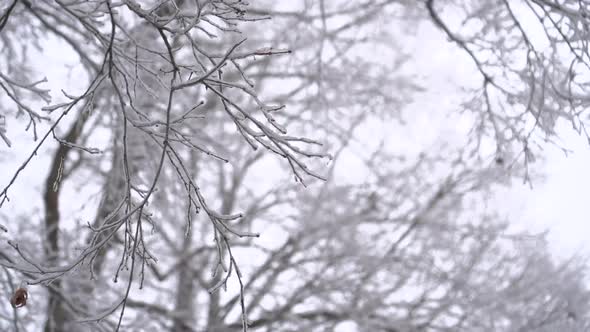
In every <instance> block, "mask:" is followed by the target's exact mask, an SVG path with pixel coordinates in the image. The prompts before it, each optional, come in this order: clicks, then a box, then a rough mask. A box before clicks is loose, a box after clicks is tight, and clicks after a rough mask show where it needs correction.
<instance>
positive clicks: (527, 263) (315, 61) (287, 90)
mask: <svg viewBox="0 0 590 332" xmlns="http://www.w3.org/2000/svg"><path fill="white" fill-rule="evenodd" d="M282 5H283V6H282ZM282 5H281V3H278V4H276V3H274V2H270V1H268V2H265V1H260V2H258V3H256V4H252V5H247V4H246V3H244V2H242V1H239V0H207V1H201V0H194V1H189V0H184V1H183V0H177V1H149V2H137V1H132V0H125V1H109V0H100V1H88V2H78V1H54V2H35V1H29V0H14V1H10V2H8V3H7V5H5V6H2V7H0V14H1V16H0V40H1V43H2V48H1V51H0V56H1V57H2V66H0V88H1V90H0V91H2V92H3V95H0V98H2V101H3V104H2V105H0V110H2V111H3V113H4V114H3V115H2V118H0V137H2V139H3V141H4V142H5V144H6V145H7V146H8V147H10V146H11V145H12V139H11V134H12V133H13V131H12V128H15V127H16V126H17V123H19V122H18V120H14V117H12V116H6V115H17V116H24V117H25V118H26V121H25V122H26V129H27V130H29V129H30V130H31V131H32V136H33V138H34V140H35V143H34V146H33V148H32V150H31V152H30V154H29V155H28V156H27V157H26V159H25V161H24V162H23V163H22V164H21V165H20V167H18V169H16V170H15V171H14V173H11V174H13V175H12V176H11V177H10V179H9V182H8V183H7V185H6V186H5V187H3V189H2V191H1V192H0V206H2V205H4V206H9V204H10V201H9V200H19V199H23V198H21V197H17V196H14V195H12V194H11V192H12V191H13V190H14V188H15V186H19V185H21V183H22V181H23V179H22V174H23V171H24V170H25V169H26V168H27V167H30V164H31V162H32V161H33V159H34V158H35V156H37V155H38V154H40V153H45V152H44V151H46V149H47V148H48V147H51V150H50V152H49V153H50V155H51V158H50V162H49V163H48V165H47V171H46V172H47V176H46V178H45V181H44V183H43V186H42V188H43V189H42V201H43V204H42V205H43V211H42V218H41V220H40V223H39V224H38V225H35V224H34V223H31V222H29V223H28V225H23V223H22V222H21V223H19V221H18V220H19V219H21V220H22V219H25V220H26V219H27V216H10V218H6V217H4V218H3V219H4V220H9V221H7V222H5V224H4V225H5V226H3V228H6V229H7V230H8V237H9V238H10V241H9V242H7V243H5V244H2V246H3V247H2V248H1V251H0V254H1V259H2V260H1V261H0V262H1V265H2V266H3V267H4V269H5V276H4V277H3V281H4V283H3V284H2V285H3V287H4V292H5V293H6V294H12V292H14V290H15V289H16V288H17V287H18V285H19V284H23V283H26V284H27V286H28V288H29V290H30V292H31V298H32V299H39V298H44V297H45V296H46V297H47V306H46V307H41V306H36V307H35V306H34V305H32V304H28V305H27V306H26V308H30V309H29V310H31V314H30V315H29V316H31V317H34V316H35V315H33V314H32V313H33V312H36V313H39V314H40V315H42V316H43V317H45V318H44V320H45V321H43V322H41V321H39V320H38V318H37V319H34V318H31V319H29V320H27V319H23V317H22V316H21V317H19V316H18V312H17V311H14V310H13V309H12V308H10V310H9V307H6V308H2V310H4V311H3V312H2V314H1V316H0V318H1V319H2V320H3V323H4V322H5V323H6V324H7V325H6V328H7V329H10V328H13V329H17V330H18V329H22V330H27V329H38V328H39V326H41V325H42V326H43V327H44V329H45V331H47V332H49V331H79V330H80V329H82V328H87V329H90V330H105V331H111V330H120V329H122V330H129V331H136V330H137V331H140V330H158V331H160V330H170V331H203V330H205V331H234V330H239V329H243V330H246V329H247V328H248V326H249V328H250V329H254V330H261V331H329V330H334V329H336V328H337V327H338V326H339V325H341V324H347V323H350V324H353V325H356V326H358V328H359V329H362V330H364V329H369V330H375V331H413V330H423V331H440V330H449V331H474V330H475V331H477V330H482V331H483V330H527V331H530V330H534V329H538V330H541V329H547V328H550V327H551V326H557V325H556V324H561V325H560V326H563V328H564V329H565V328H577V329H578V330H580V329H582V328H587V324H588V323H587V321H588V314H587V305H586V303H587V298H588V292H587V290H586V288H585V285H584V282H583V271H584V269H585V267H584V264H583V262H582V263H581V262H580V261H579V260H572V261H571V262H566V263H555V262H554V261H553V260H552V259H551V258H550V257H549V252H548V249H547V247H546V244H545V243H544V242H543V241H544V240H543V237H542V236H538V235H527V234H518V233H517V234H513V233H511V232H509V231H508V230H507V225H506V223H504V222H500V220H501V215H500V214H498V213H494V211H490V210H489V209H486V208H474V206H478V205H480V206H485V202H487V201H488V200H487V199H486V195H487V194H489V193H490V192H492V191H493V187H494V186H495V185H498V184H502V183H508V182H509V181H510V179H511V177H512V176H519V175H521V171H523V172H524V174H525V176H527V177H528V166H529V165H528V164H529V163H530V162H531V160H532V158H533V157H534V155H535V154H536V152H537V150H536V149H535V147H537V146H540V143H539V141H538V139H537V140H536V138H537V137H541V138H542V140H545V141H551V140H552V139H553V137H554V126H555V122H556V121H557V119H558V118H565V119H567V120H569V121H572V123H573V124H574V127H575V128H576V129H577V130H580V131H584V132H585V129H584V128H585V127H584V122H583V120H582V114H581V112H580V111H578V110H582V109H583V108H584V104H585V102H587V97H586V96H585V94H584V88H585V84H584V82H583V81H580V80H579V79H580V76H579V75H578V73H579V72H578V70H583V68H584V66H585V63H587V62H588V60H586V58H585V56H586V55H585V53H583V52H582V51H583V50H585V49H586V47H585V44H584V42H585V40H584V37H583V36H585V25H584V24H585V21H586V15H585V13H586V12H585V8H583V5H578V2H577V1H573V0H572V1H566V2H565V3H563V4H561V3H560V4H558V3H554V2H551V1H534V0H530V1H525V0H523V1H522V3H519V4H517V5H513V4H512V2H508V1H500V0H498V1H495V2H493V3H492V2H489V1H475V0H474V1H468V2H455V1H432V0H427V1H409V0H408V1H403V0H396V1H377V0H368V1H352V2H349V1H342V2H340V1H334V2H327V1H321V0H320V1H301V2H300V3H299V2H296V3H295V2H294V3H292V4H290V5H289V6H287V5H286V4H282ZM574 6H575V7H574ZM579 6H581V7H579ZM283 7H288V8H283ZM291 8H295V9H291ZM459 9H460V10H461V11H460V12H461V13H464V16H465V17H464V19H465V20H464V22H463V23H464V24H466V25H467V26H466V27H464V28H456V27H455V25H454V24H451V23H449V22H448V21H447V19H446V13H447V12H449V11H457V10H459ZM517 10H518V12H517ZM523 10H530V11H531V12H532V13H534V14H535V15H537V17H538V18H539V21H540V22H541V24H542V26H541V28H542V29H541V30H540V31H542V32H544V33H545V34H546V36H547V39H548V40H549V45H548V47H547V49H548V51H545V50H541V49H540V47H539V46H536V45H535V43H534V40H532V38H531V37H530V36H529V33H528V31H532V30H529V29H533V28H534V27H537V26H534V25H533V27H532V28H531V27H529V26H530V25H532V24H533V23H530V22H528V21H527V22H526V24H525V22H523V20H524V19H522V18H521V17H522V16H520V15H523V14H521V12H522V11H523ZM462 19H463V17H462ZM411 20H415V21H416V22H421V21H423V22H428V21H430V22H432V23H433V24H434V25H436V26H437V27H439V28H440V31H441V32H442V33H443V34H445V35H446V36H447V37H448V38H449V39H450V41H451V42H452V43H454V44H456V45H457V46H459V48H460V49H462V50H463V51H465V52H466V54H467V55H468V56H469V58H470V59H471V61H472V62H473V65H474V68H475V70H477V71H478V72H479V74H480V75H481V76H482V81H483V83H482V86H481V87H479V88H477V89H475V90H474V94H473V95H474V97H473V98H472V99H470V100H469V101H468V102H467V103H465V108H466V109H467V110H469V111H470V112H471V114H473V116H472V119H473V130H472V133H471V136H470V137H469V139H468V140H467V141H466V142H465V144H461V145H460V146H459V147H454V148H449V149H446V150H445V149H439V148H437V149H435V150H433V151H423V153H415V151H412V153H410V154H409V155H410V157H404V156H398V155H395V154H391V153H390V152H388V151H387V149H386V148H385V147H384V146H381V147H378V148H377V149H375V150H374V151H363V152H362V153H359V156H358V158H359V160H361V161H362V162H363V163H365V166H366V169H367V172H368V173H367V174H368V175H367V176H368V180H367V181H366V183H365V184H363V185H350V184H339V181H337V179H336V175H334V172H335V171H334V170H335V168H336V167H338V165H341V162H340V160H342V158H341V157H340V156H341V153H343V152H345V151H349V150H351V146H352V145H353V144H354V140H355V135H354V133H355V130H356V129H357V128H358V127H359V126H362V124H363V123H365V121H369V120H371V119H379V120H381V121H391V122H395V123H397V124H398V125H403V112H402V111H401V109H402V108H403V106H404V104H406V103H407V102H408V101H409V100H410V99H411V97H412V93H414V92H416V91H418V90H419V89H420V88H419V84H418V82H417V81H416V80H415V79H413V78H412V77H411V75H409V74H407V73H405V72H404V70H403V69H404V66H405V64H406V63H408V61H409V59H410V57H411V55H409V54H405V53H404V52H403V51H401V50H400V49H399V47H398V46H399V44H396V42H395V38H396V37H398V36H396V35H394V34H393V33H392V32H391V29H392V24H393V23H392V22H391V21H397V22H401V23H402V24H406V23H407V22H409V21H411ZM564 22H565V23H564ZM406 30H407V31H410V32H411V27H406ZM531 33H532V32H531ZM48 39H49V42H54V43H60V45H65V46H67V48H69V49H70V50H71V52H73V53H74V54H75V55H76V56H77V57H78V59H79V62H80V66H79V69H80V72H82V73H83V77H81V78H79V79H78V81H77V84H76V86H75V87H74V88H73V89H72V91H69V90H68V91H66V90H65V89H64V90H62V93H61V96H55V95H53V99H55V98H57V99H58V102H54V101H52V98H51V97H52V95H51V94H50V91H48V90H47V88H46V83H47V80H45V79H42V76H43V75H40V74H39V73H37V72H35V71H33V70H32V69H31V61H32V60H31V53H32V52H37V53H41V52H42V50H43V47H47V44H46V43H47V42H46V40H48ZM30 47H32V48H33V49H35V48H36V50H31V49H30ZM371 48H376V49H379V50H380V51H381V52H384V55H385V56H382V57H371V56H367V55H366V54H367V53H366V52H367V50H368V49H371ZM564 50H565V51H566V52H569V53H567V54H569V56H570V57H573V59H574V60H572V62H571V65H569V64H568V61H569V59H568V58H567V55H565V56H563V55H561V52H562V51H564ZM389 57H393V58H394V61H390V60H391V59H390V58H389ZM384 58H386V59H387V61H386V60H384ZM564 59H565V60H564ZM519 61H520V62H519ZM523 68H524V69H523ZM582 76H583V75H582ZM40 102H46V103H47V106H43V107H41V106H40ZM7 105H9V106H7ZM285 106H287V107H285ZM12 109H16V112H13V111H10V110H12ZM20 121H22V120H20ZM287 127H288V132H287ZM105 137H106V139H105ZM313 137H319V139H313ZM105 141H106V142H105ZM482 142H483V143H482ZM485 142H494V144H495V145H496V147H497V148H496V151H495V152H494V153H493V158H492V159H491V160H492V161H490V158H488V157H489V155H486V153H485V151H483V150H484V149H482V144H485ZM329 152H330V153H331V154H330V153H329ZM277 156H280V157H282V158H279V159H281V160H282V161H283V162H282V164H281V165H283V166H284V167H283V168H284V169H287V170H288V172H284V171H283V170H282V169H281V167H278V168H277V167H272V166H269V165H272V164H273V163H274V160H276V159H277V158H276V157H277ZM330 159H333V160H332V161H331V162H330V163H329V166H327V167H326V166H325V164H326V163H325V161H328V160H330ZM321 161H324V162H321ZM269 169H272V171H269ZM260 170H263V171H262V174H261V173H260ZM270 173H272V174H270ZM273 174H274V175H276V176H275V177H276V178H278V179H279V180H277V181H276V183H272V185H271V186H270V187H269V188H266V187H265V186H263V185H261V184H260V183H258V181H260V176H262V175H267V176H268V177H271V176H273ZM293 177H294V179H295V181H293V180H292V179H293ZM326 180H328V181H326ZM305 185H311V186H310V187H309V188H307V189H305V188H304V186H305ZM84 187H94V188H96V187H99V188H100V190H99V193H98V195H97V198H93V194H92V193H89V192H88V191H87V190H82V189H83V188H84ZM72 195H77V196H74V197H78V198H79V199H78V200H79V201H80V202H75V203H74V204H72V203H71V202H68V201H66V200H65V197H72ZM78 200H77V201H78ZM69 205H84V206H86V205H92V206H93V208H94V209H95V210H93V211H91V212H89V213H88V214H87V215H84V216H83V217H82V218H84V220H90V221H88V222H86V221H85V222H81V223H76V222H74V221H73V220H68V217H65V216H66V214H65V213H64V212H65V211H67V212H68V215H69V214H70V213H71V212H72V210H73V209H75V208H72V207H71V206H69ZM27 226H28V227H27ZM32 227H35V228H40V229H42V232H35V231H34V230H33V229H32ZM273 228H274V230H272V229H273ZM267 229H269V230H270V231H269V232H267V233H266V234H272V235H270V236H275V237H276V238H275V239H273V241H270V243H269V242H268V241H266V242H264V241H262V240H263V239H260V240H258V239H256V238H257V237H258V232H260V231H263V230H267ZM39 234H41V236H40V235H39ZM263 236H264V233H263ZM39 253H42V254H39ZM232 277H233V278H232ZM119 280H123V282H122V283H120V282H118V281H119ZM41 285H42V286H44V288H40V287H35V286H41ZM133 285H137V286H138V288H139V289H141V291H135V290H132V288H133V287H132V286H133ZM224 288H225V289H227V292H220V289H224ZM7 297H8V298H9V297H10V296H7ZM31 301H32V300H31ZM39 302H40V301H38V300H37V302H36V303H39ZM7 304H8V302H7ZM43 311H44V313H43ZM248 313H249V314H248ZM37 317H39V316H37ZM492 318H493V319H492Z"/></svg>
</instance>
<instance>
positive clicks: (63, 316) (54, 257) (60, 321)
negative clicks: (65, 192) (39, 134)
mask: <svg viewBox="0 0 590 332" xmlns="http://www.w3.org/2000/svg"><path fill="white" fill-rule="evenodd" d="M86 120H87V117H86V116H85V115H84V113H80V115H79V116H78V118H77V120H76V121H75V122H74V123H73V124H72V126H71V127H70V129H69V131H68V133H67V135H66V137H65V138H64V140H65V141H67V142H70V143H76V142H77V141H78V140H79V139H80V134H81V132H82V128H83V126H84V124H85V123H86ZM71 151H72V148H71V147H70V146H68V145H65V144H60V145H59V147H58V148H57V151H56V152H55V154H54V156H53V160H52V162H51V168H50V169H49V174H48V176H47V179H46V180H45V192H44V193H43V204H44V208H45V239H44V240H45V241H44V250H45V257H46V261H47V263H48V264H49V265H50V266H56V265H57V263H58V261H59V260H58V258H59V250H60V246H59V229H60V214H59V203H60V202H59V190H58V188H59V182H58V179H59V178H60V176H61V174H60V172H63V169H62V170H61V171H60V168H63V167H64V164H65V162H66V160H67V158H68V155H69V153H70V152H71ZM53 286H54V287H55V288H56V289H58V290H61V289H62V284H61V281H60V280H55V281H54V282H53ZM68 318H69V317H68V314H67V310H66V309H65V308H64V306H63V304H62V303H61V300H60V298H59V297H58V296H56V294H55V293H50V294H49V299H48V307H47V321H46V323H45V328H44V331H45V332H64V331H66V330H65V322H66V321H67V320H68Z"/></svg>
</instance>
